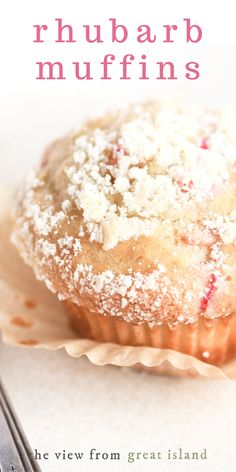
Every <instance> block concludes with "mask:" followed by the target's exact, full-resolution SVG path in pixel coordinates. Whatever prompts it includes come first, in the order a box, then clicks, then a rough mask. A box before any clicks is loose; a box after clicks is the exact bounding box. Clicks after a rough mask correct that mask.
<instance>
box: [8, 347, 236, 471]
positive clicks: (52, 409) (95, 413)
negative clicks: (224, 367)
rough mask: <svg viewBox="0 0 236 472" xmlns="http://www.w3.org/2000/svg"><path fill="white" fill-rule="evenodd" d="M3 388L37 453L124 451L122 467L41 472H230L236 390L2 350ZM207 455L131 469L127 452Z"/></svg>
mask: <svg viewBox="0 0 236 472" xmlns="http://www.w3.org/2000/svg"><path fill="white" fill-rule="evenodd" d="M0 359H1V361H0V365H1V373H2V376H3V379H4V382H5V384H6V386H7V389H8V391H9V394H10V395H11V398H12V400H13V402H14V405H15V408H16V410H17V413H18V415H19V418H20V420H21V421H22V423H23V425H24V429H25V432H26V434H27V435H28V438H29V440H30V442H31V445H32V447H33V448H37V449H38V451H48V452H50V453H51V454H53V452H54V451H60V450H63V449H66V450H67V451H69V452H78V451H87V452H88V451H89V450H90V449H91V448H96V449H97V450H98V451H106V452H109V451H113V452H115V451H119V452H120V453H121V461H117V462H116V463H114V462H113V463H112V465H111V462H104V461H101V462H99V461H97V462H96V463H95V462H92V461H86V460H85V461H83V462H82V463H80V465H78V464H77V462H76V461H71V462H70V461H69V460H68V461H66V463H65V462H63V461H62V462H61V461H56V460H55V459H53V458H52V459H49V460H48V461H47V462H46V461H44V462H41V466H42V469H43V471H45V472H47V471H50V472H55V471H58V472H60V471H63V472H76V471H77V470H81V471H82V472H84V471H86V472H87V471H91V472H93V471H94V472H95V471H96V472H100V471H101V472H103V471H104V472H105V471H108V472H111V471H113V470H114V471H116V470H117V471H118V470H119V471H120V470H122V471H124V472H126V471H130V470H135V472H138V471H142V470H145V471H146V470H147V471H157V470H158V471H160V472H164V471H165V472H166V471H168V472H170V471H190V472H195V471H196V472H197V471H198V472H205V471H211V472H212V471H214V472H222V470H227V472H233V471H234V470H235V464H236V454H235V446H234V438H235V433H236V426H235V414H236V408H235V395H236V383H235V382H233V381H216V380H211V381H208V380H193V379H172V378H165V377H157V376H153V375H150V374H146V373H136V372H133V371H131V370H128V369H119V368H115V367H110V366H109V367H95V366H93V365H92V364H90V363H89V362H88V361H86V360H84V359H81V360H77V359H72V358H70V357H69V356H67V355H66V354H65V353H64V352H62V351H61V352H51V353H50V352H46V351H39V350H31V349H21V348H20V349H19V348H12V347H6V346H2V345H1V346H0ZM179 447H182V448H183V449H185V450H188V451H194V450H195V451H196V450H202V449H203V448H206V449H207V456H208V459H207V460H206V461H204V460H202V461H198V462H197V461H196V462H193V461H191V462H188V461H185V462H187V463H184V461H183V460H182V461H181V460H179V461H177V460H173V461H168V462H167V461H166V460H163V461H161V462H160V461H159V462H158V461H153V460H152V461H151V460H150V461H144V460H143V461H141V460H140V461H137V462H136V463H133V464H130V463H127V452H128V451H163V453H165V452H166V451H167V450H168V449H172V450H176V449H178V448H179Z"/></svg>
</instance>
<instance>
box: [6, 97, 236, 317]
mask: <svg viewBox="0 0 236 472" xmlns="http://www.w3.org/2000/svg"><path fill="white" fill-rule="evenodd" d="M15 215H16V223H15V228H14V232H13V242H14V243H15V244H16V246H17V247H18V249H19V251H20V254H21V255H22V256H23V257H24V259H25V261H26V262H27V263H28V264H30V265H31V266H32V268H33V269H34V271H35V273H36V276H37V277H38V278H39V279H43V280H44V281H45V282H46V284H47V285H48V287H49V288H50V289H51V290H53V291H55V292H56V293H58V295H59V297H60V298H63V299H65V298H66V299H69V300H71V301H73V302H74V303H76V304H77V305H81V306H86V307H87V308H89V309H90V310H91V311H96V312H99V313H102V314H105V315H106V314H107V315H108V314H109V315H114V316H121V317H123V318H124V319H126V320H127V321H134V322H144V321H145V322H148V323H149V324H151V325H155V324H160V323H163V321H164V322H168V323H169V324H170V325H173V324H177V323H179V322H186V323H192V322H194V321H196V320H197V319H198V318H199V316H205V317H208V318H215V317H217V316H226V315H229V314H231V313H233V312H234V311H236V300H235V295H233V294H235V289H236V248H235V244H236V116H235V115H234V113H233V112H232V111H231V110H228V109H220V110H214V109H206V108H202V107H198V106H190V105H186V104H183V103H182V102H178V101H174V102H173V101H172V102H171V101H170V102H168V101H166V100H165V101H152V102H148V103H144V104H141V105H134V106H130V107H129V108H128V109H127V110H125V111H117V112H114V113H109V114H106V115H104V116H103V117H101V118H98V119H96V120H93V121H89V122H87V123H85V124H84V126H82V127H81V128H80V129H79V130H78V131H75V132H73V133H71V134H69V135H68V136H66V137H65V138H63V139H61V140H58V141H56V142H55V143H53V144H52V145H51V146H50V147H49V148H48V149H47V150H46V152H45V154H44V156H43V160H42V163H41V166H40V168H39V169H38V170H37V171H36V173H34V174H32V175H30V176H28V178H27V179H26V181H25V182H24V186H22V189H21V191H20V192H19V197H18V201H17V205H16V214H15Z"/></svg>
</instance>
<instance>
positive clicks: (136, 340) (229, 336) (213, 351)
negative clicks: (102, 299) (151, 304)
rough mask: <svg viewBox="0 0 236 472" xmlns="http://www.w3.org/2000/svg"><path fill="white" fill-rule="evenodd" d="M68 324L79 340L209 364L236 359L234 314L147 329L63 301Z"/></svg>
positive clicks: (146, 324) (145, 326) (218, 363)
mask: <svg viewBox="0 0 236 472" xmlns="http://www.w3.org/2000/svg"><path fill="white" fill-rule="evenodd" d="M65 307H66V311H67V315H68V317H69V319H70V321H71V325H72V326H73V327H74V328H75V329H76V331H77V332H78V333H79V335H80V336H81V337H83V338H89V339H93V340H95V341H98V342H111V343H116V344H121V345H128V346H149V347H153V348H160V349H173V350H175V351H178V352H182V353H185V354H190V355H192V356H194V357H196V358H198V359H200V360H203V361H207V362H208V363H210V364H213V365H221V364H223V363H224V362H226V361H228V360H230V359H232V358H233V357H236V342H235V339H236V314H234V315H233V314H232V315H229V316H227V317H225V318H223V317H220V318H216V319H214V320H207V319H205V318H203V317H201V318H200V319H199V321H197V322H196V323H194V324H184V323H179V324H178V325H176V326H175V327H173V328H170V327H169V326H168V324H167V323H163V324H162V325H160V326H155V327H150V326H149V325H148V323H141V324H138V323H132V322H127V321H125V320H123V319H121V318H118V317H114V316H103V315H101V314H99V313H91V312H90V311H89V310H88V309H86V308H83V307H78V306H77V305H74V304H73V303H71V302H68V301H67V302H65Z"/></svg>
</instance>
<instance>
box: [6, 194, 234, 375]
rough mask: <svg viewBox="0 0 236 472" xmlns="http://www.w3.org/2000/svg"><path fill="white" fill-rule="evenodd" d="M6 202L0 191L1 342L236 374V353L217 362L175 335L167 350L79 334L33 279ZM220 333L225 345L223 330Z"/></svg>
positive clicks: (100, 361) (167, 369) (174, 370)
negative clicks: (187, 349)
mask: <svg viewBox="0 0 236 472" xmlns="http://www.w3.org/2000/svg"><path fill="white" fill-rule="evenodd" d="M6 202H7V198H6V194H5V193H4V192H3V191H1V190H0V330H1V331H2V337H3V340H4V342H6V343H8V344H11V345H15V346H25V347H27V348H45V349H49V350H57V349H61V348H64V349H65V350H66V352H67V353H68V354H69V355H70V356H73V357H78V358H79V357H81V356H87V357H88V359H89V360H90V361H91V362H93V363H94V364H96V365H100V366H101V365H106V364H113V365H116V366H120V367H135V368H136V369H139V370H140V369H146V370H148V371H150V372H155V373H158V374H168V375H184V376H185V375H191V376H203V377H213V378H232V379H236V358H235V359H233V360H232V361H231V362H228V363H225V364H223V365H222V366H221V367H216V366H215V365H211V364H209V363H207V362H204V361H202V360H200V359H198V358H197V357H195V355H191V354H192V353H191V354H183V353H182V352H179V351H178V350H176V348H177V347H178V349H179V346H177V344H178V343H177V342H176V344H175V342H174V338H173V344H172V345H171V348H170V347H168V348H165V349H162V348H157V347H152V346H148V347H147V346H142V345H140V346H132V345H127V344H126V345H122V344H121V343H120V340H119V344H118V343H114V342H104V341H102V340H100V341H94V340H91V339H85V338H81V337H80V338H79V337H78V334H76V332H75V331H74V330H73V329H72V327H71V324H70V323H69V320H68V317H67V314H66V312H65V308H64V304H63V303H62V302H59V301H58V299H57V297H56V296H55V295H53V294H52V293H51V292H49V291H48V289H47V288H46V287H45V286H44V284H43V283H41V282H38V281H37V280H36V279H35V276H34V274H33V272H32V270H31V269H30V268H29V267H27V266H26V265H25V264H24V263H23V262H22V260H21V259H20V257H19V256H18V254H17V251H16V249H15V248H14V247H13V245H12V244H11V242H10V233H11V228H12V222H11V219H10V216H9V204H6ZM227 326H229V323H227ZM210 331H211V332H212V330H209V343H210V342H212V343H214V346H215V343H216V342H217V339H218V338H217V339H216V338H214V339H212V341H210V338H211V336H212V335H210ZM224 336H225V345H228V340H227V334H226V331H225V334H224ZM123 344H124V343H123ZM204 349H205V346H204ZM203 352H204V351H203ZM194 354H195V353H194ZM222 355H223V353H222Z"/></svg>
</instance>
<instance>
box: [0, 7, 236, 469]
mask: <svg viewBox="0 0 236 472" xmlns="http://www.w3.org/2000/svg"><path fill="white" fill-rule="evenodd" d="M131 3H132V4H133V2H130V4H131ZM95 4H96V5H97V6H96V8H95ZM111 4H112V6H111ZM113 4H114V2H107V1H106V0H101V1H100V2H99V3H98V2H92V1H88V2H86V3H85V4H84V3H83V5H82V4H80V2H78V1H77V0H76V2H75V1H72V0H69V1H68V2H61V1H57V2H55V1H51V2H50V4H49V2H46V1H45V0H42V1H41V2H39V4H38V5H35V2H31V1H29V0H23V1H22V2H15V6H14V8H15V11H14V15H12V8H13V7H12V2H10V3H9V5H7V4H6V5H5V6H4V9H5V12H4V13H5V15H4V18H5V21H4V25H2V26H1V32H0V34H1V35H3V36H4V35H5V38H6V37H7V38H8V47H7V48H6V49H5V51H3V54H2V56H1V58H2V63H3V65H4V66H5V67H4V68H3V74H2V75H1V80H2V87H1V90H0V100H1V107H0V121H1V127H0V182H9V183H10V182H13V180H14V179H15V178H17V176H18V175H19V174H20V173H21V172H22V169H23V168H24V167H25V166H26V165H29V164H32V163H33V162H36V161H37V160H38V159H39V156H40V154H41V151H42V149H43V147H44V145H45V144H46V143H47V142H49V141H50V140H52V139H54V138H55V137H57V136H60V135H61V134H63V133H65V132H66V131H67V130H69V129H70V128H73V127H74V126H76V124H77V122H78V121H79V120H80V119H81V117H82V116H83V115H85V114H89V113H91V112H93V113H94V112H97V111H98V110H100V109H102V108H103V109H104V108H106V107H107V106H108V105H114V104H116V105H117V104H122V103H125V102H126V100H127V98H128V99H130V100H136V99H138V98H139V97H142V98H143V97H147V96H149V97H150V96H152V95H153V94H155V95H158V94H160V93H162V92H163V90H164V91H165V92H167V93H169V91H170V90H171V89H172V88H173V85H172V84H170V82H168V81H166V83H164V84H163V83H162V84H160V83H159V82H158V83H157V82H156V81H155V80H153V81H150V82H148V83H146V82H140V81H129V82H119V81H108V82H106V83H104V82H102V81H100V82H99V81H93V82H92V83H84V82H83V83H78V82H75V81H65V82H64V83H62V82H56V81H55V82H53V83H49V82H47V81H44V82H39V81H35V80H34V75H35V69H34V62H35V60H36V49H35V48H34V47H33V45H32V25H33V24H35V22H40V21H44V20H45V18H50V17H51V16H54V17H56V16H60V15H61V16H63V15H64V16H66V18H67V21H69V20H70V19H73V21H76V23H79V24H83V23H84V22H86V21H87V22H91V23H92V22H93V23H94V22H96V21H99V20H100V21H101V20H102V19H103V18H104V17H106V18H109V17H111V16H115V15H116V14H119V15H121V16H122V15H123V16H122V18H123V19H124V20H125V19H127V20H130V21H131V20H132V21H134V20H135V19H136V15H137V22H138V20H140V19H143V20H144V21H141V23H142V22H143V23H145V20H146V22H148V21H151V18H152V19H153V20H154V15H153V12H156V20H155V21H156V23H157V24H163V19H165V20H166V19H167V20H168V19H170V21H171V20H172V19H173V20H174V19H175V17H176V15H177V8H176V6H177V5H178V8H179V9H180V10H179V12H178V15H179V14H181V17H183V16H184V15H185V12H186V8H187V9H188V13H187V14H189V15H190V16H191V15H192V14H193V15H198V20H199V21H204V24H205V27H206V28H207V25H208V24H209V30H206V32H207V31H208V37H207V38H206V44H204V45H203V46H201V47H199V48H198V49H196V50H195V51H196V52H194V54H193V55H194V56H195V55H197V57H199V61H201V69H202V77H201V79H199V81H195V82H194V83H188V84H187V83H186V82H185V83H183V81H180V82H179V83H178V87H177V86H176V84H175V87H177V89H178V90H179V89H180V88H181V89H182V90H184V93H185V94H186V95H187V97H189V98H190V99H191V100H195V101H200V102H207V103H209V104H211V105H212V104H215V103H222V104H225V103H233V104H234V105H236V95H235V82H236V68H235V61H234V58H235V46H230V45H228V46H216V45H210V43H216V32H217V33H219V25H220V24H221V23H222V28H221V29H220V31H221V32H220V33H219V35H218V38H217V39H218V42H219V44H224V43H225V42H227V38H229V33H230V29H229V26H228V28H227V27H226V26H227V24H228V25H229V19H230V18H231V21H233V18H234V15H233V8H232V5H233V3H231V2H229V1H226V2H224V3H223V2H218V3H217V10H215V5H216V3H215V2H214V4H213V2H210V1H209V2H201V1H200V2H195V6H194V4H193V2H191V8H190V7H189V5H190V2H184V1H181V2H176V1H173V2H170V0H169V1H167V2H164V6H163V2H161V3H160V4H159V11H160V8H162V16H161V15H160V14H158V8H157V6H158V2H156V1H152V0H147V1H145V2H144V3H143V4H142V6H140V5H139V7H138V8H137V11H135V14H134V12H133V11H132V10H131V8H130V10H128V9H127V8H128V7H127V5H128V2H127V1H126V2H125V1H123V0H122V1H120V2H117V4H116V5H113ZM170 4H171V5H170ZM180 4H181V5H180ZM160 5H161V7H160ZM211 5H214V15H213V14H212V11H211ZM220 5H221V6H220ZM82 6H83V8H81V7H82ZM180 6H181V8H180ZM196 6H197V7H196ZM36 7H37V8H36ZM19 8H20V10H19V11H18V9H19ZM163 8H164V10H163ZM22 12H24V14H21V13H22ZM170 12H171V15H170ZM20 14H21V16H20ZM19 16H20V18H21V20H20V21H19ZM97 18H98V20H97ZM226 30H227V31H228V35H226V36H225V34H224V32H225V31H226ZM231 33H232V31H231ZM6 35H7V36H6ZM1 44H3V40H2V39H1ZM131 46H132V45H131ZM132 47H133V46H132ZM108 49H109V47H108ZM62 51H63V54H65V53H66V51H68V49H62ZM73 51H74V52H73V55H74V54H75V50H73ZM94 51H95V52H94V54H95V55H96V48H95V49H94ZM156 51H157V52H156V54H159V47H157V48H156ZM80 53H81V50H80V48H79V47H78V55H79V54H80ZM37 54H38V53H37ZM184 54H185V53H184V51H182V50H178V54H177V58H176V60H177V61H179V63H181V60H182V59H183V57H184ZM191 55H192V54H191ZM12 57H14V58H15V59H14V61H13V60H12ZM157 60H158V59H157ZM167 82H168V83H167ZM184 85H185V86H186V88H184ZM0 373H1V375H2V377H3V380H4V382H5V384H6V386H7V389H8V391H9V394H10V396H11V398H12V400H13V403H14V405H15V408H16V410H17V412H18V415H19V417H20V419H21V421H22V424H23V426H24V429H25V431H26V434H27V435H28V438H29V440H30V443H31V444H32V447H33V448H37V449H38V450H39V451H40V452H46V451H48V452H50V453H51V454H53V452H59V451H60V450H63V449H66V450H67V452H78V451H84V452H88V451H89V450H90V449H91V448H96V449H97V450H100V451H106V452H109V451H113V452H116V451H117V452H120V454H121V462H116V463H115V462H114V461H113V463H111V462H102V461H101V462H99V461H97V462H96V463H95V462H91V461H90V462H86V461H82V462H81V463H79V464H78V463H77V462H76V461H69V460H67V461H66V462H65V461H55V460H53V458H52V457H51V458H50V459H49V460H48V461H45V462H43V463H41V466H42V470H43V471H45V472H49V471H50V472H56V471H58V472H60V471H63V472H76V471H78V470H81V471H85V472H87V471H88V470H89V471H92V472H93V471H96V472H99V471H101V472H103V471H104V472H105V471H109V472H112V471H113V470H114V471H116V470H122V471H124V472H126V471H129V470H135V472H138V471H141V470H145V471H154V470H155V471H160V472H166V471H168V472H169V471H172V470H175V471H191V472H194V471H198V472H206V471H210V472H217V471H219V472H221V471H222V470H227V472H233V471H234V470H235V467H236V452H235V435H236V422H235V418H236V402H235V398H236V383H235V382H232V381H213V380H211V381H205V380H192V379H169V378H164V377H162V378H158V377H155V376H149V375H147V374H137V373H134V372H132V371H130V370H124V369H123V370H120V369H118V368H112V367H104V368H98V367H94V366H93V365H91V364H89V362H88V361H86V360H84V359H82V360H76V359H71V358H69V357H68V356H67V355H66V354H65V353H64V352H52V353H49V352H46V351H40V350H32V349H19V348H12V347H7V346H3V345H2V344H0ZM179 447H182V448H183V449H184V450H187V451H194V450H202V449H203V448H207V456H208V459H207V461H203V460H202V461H196V462H193V461H192V462H188V461H183V460H182V461H181V460H179V461H177V460H175V461H173V462H171V461H168V463H167V462H166V461H164V460H163V461H161V462H158V461H152V460H150V461H145V460H143V461H141V460H140V461H139V462H136V463H135V462H134V463H133V464H128V463H127V451H143V452H145V451H159V450H161V451H163V453H165V452H166V451H167V450H168V449H169V448H170V449H172V450H176V449H178V448H179Z"/></svg>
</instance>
